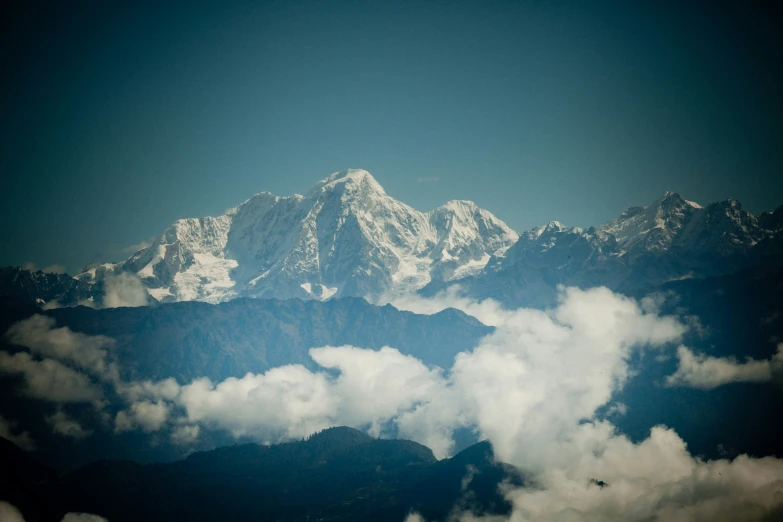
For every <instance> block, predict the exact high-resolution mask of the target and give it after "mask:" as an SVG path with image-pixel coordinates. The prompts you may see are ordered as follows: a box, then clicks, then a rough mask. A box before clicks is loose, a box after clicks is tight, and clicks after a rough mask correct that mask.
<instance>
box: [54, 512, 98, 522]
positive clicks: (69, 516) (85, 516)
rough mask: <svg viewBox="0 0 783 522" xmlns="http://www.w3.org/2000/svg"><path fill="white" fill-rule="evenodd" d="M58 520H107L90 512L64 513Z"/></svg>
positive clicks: (95, 521)
mask: <svg viewBox="0 0 783 522" xmlns="http://www.w3.org/2000/svg"><path fill="white" fill-rule="evenodd" d="M60 522H108V520H106V519H105V518H103V517H99V516H98V515H91V514H90V513H66V515H65V516H64V517H63V519H62V520H61V521H60Z"/></svg>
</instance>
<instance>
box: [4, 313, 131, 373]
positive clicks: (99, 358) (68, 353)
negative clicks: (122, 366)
mask: <svg viewBox="0 0 783 522" xmlns="http://www.w3.org/2000/svg"><path fill="white" fill-rule="evenodd" d="M5 339H6V340H7V341H8V342H10V343H12V344H15V345H17V346H23V347H25V348H28V349H29V350H30V351H31V352H32V353H35V354H37V355H41V356H43V357H51V358H54V359H58V360H60V361H67V362H73V363H75V365H76V366H78V367H80V368H82V369H84V370H86V371H88V372H90V373H92V374H95V375H102V376H106V375H108V374H110V373H114V372H116V369H114V368H113V367H111V366H110V365H109V364H108V363H107V361H106V359H107V355H108V352H107V349H108V348H110V347H112V346H113V345H114V340H113V339H111V338H109V337H104V336H102V335H86V334H83V333H78V332H73V331H71V329H70V328H68V327H62V328H56V325H55V320H54V319H53V318H51V317H47V316H45V315H40V314H36V315H33V316H32V317H30V318H28V319H25V320H23V321H19V322H18V323H15V324H13V325H12V326H11V327H10V328H9V329H8V331H7V332H6V334H5Z"/></svg>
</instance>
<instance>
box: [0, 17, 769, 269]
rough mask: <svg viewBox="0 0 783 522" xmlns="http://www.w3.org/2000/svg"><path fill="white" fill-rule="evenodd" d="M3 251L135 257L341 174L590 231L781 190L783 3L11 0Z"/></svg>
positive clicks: (24, 258) (757, 200) (430, 203)
mask: <svg viewBox="0 0 783 522" xmlns="http://www.w3.org/2000/svg"><path fill="white" fill-rule="evenodd" d="M9 5H10V7H8V6H6V7H5V8H4V10H5V12H6V15H5V16H3V22H2V23H3V31H2V39H3V40H2V42H3V43H2V48H3V51H2V63H3V70H4V71H6V72H5V74H3V79H2V80H0V81H1V82H2V84H1V85H2V96H1V97H0V104H2V113H3V118H2V121H1V122H0V126H1V127H0V129H2V131H1V132H2V134H1V135H2V138H3V139H2V145H0V147H2V154H0V161H1V162H2V163H1V164H0V170H2V171H3V172H4V176H3V177H4V179H5V182H6V190H4V191H2V194H0V198H2V199H1V200H0V209H1V210H0V212H2V214H0V215H1V216H2V218H1V219H2V221H3V223H4V233H3V236H2V243H0V253H1V254H0V263H3V264H14V265H21V264H23V263H25V262H33V263H35V264H36V266H38V267H39V268H40V267H46V266H50V265H55V264H56V265H62V266H64V267H66V268H67V269H68V271H69V272H74V271H76V270H80V269H81V268H82V267H83V266H84V265H85V264H86V263H88V262H96V261H105V260H115V261H116V260H119V259H121V258H123V257H125V254H126V253H127V252H123V251H122V250H123V249H127V248H128V247H130V246H132V245H136V244H138V243H140V242H142V241H145V240H148V239H149V238H150V236H152V235H153V234H155V233H157V231H159V230H162V229H163V228H165V227H166V226H167V225H168V224H170V223H171V222H173V221H174V220H175V219H178V218H185V217H199V216H208V215H209V216H215V215H218V214H220V213H222V212H223V211H224V210H225V209H227V208H229V207H234V206H236V205H238V204H239V203H241V202H242V201H244V200H245V199H247V198H249V197H250V196H251V195H253V194H255V193H257V192H261V191H270V192H272V193H274V194H277V195H281V196H287V195H290V194H293V193H299V194H303V193H304V192H306V191H307V190H308V188H309V187H310V186H311V185H312V184H313V182H314V180H316V179H320V178H323V177H325V176H327V175H328V174H330V173H332V172H336V171H340V170H344V169H347V168H363V169H367V170H369V171H370V172H372V173H373V175H374V176H375V177H376V178H377V179H378V181H379V182H380V183H381V185H383V186H384V188H385V189H386V191H387V192H388V193H389V194H390V195H392V196H394V197H396V198H398V199H400V200H402V201H404V202H406V203H407V204H409V205H411V206H413V207H414V208H416V209H418V210H421V211H428V210H431V209H433V208H435V207H437V206H440V205H441V204H443V203H444V202H446V201H448V200H451V199H470V200H472V201H475V202H476V203H477V204H478V205H480V206H482V207H483V208H487V209H489V210H490V211H491V212H493V213H494V214H495V215H497V216H498V217H499V218H501V219H503V220H504V221H505V222H506V223H508V225H509V226H511V227H512V228H513V229H515V230H517V231H521V230H526V229H529V228H532V227H534V226H538V225H541V224H545V223H546V222H548V221H549V220H552V219H557V220H558V221H561V222H563V223H564V224H566V225H568V226H582V227H587V226H597V225H600V224H601V223H603V222H605V221H607V220H609V219H612V218H614V217H616V216H617V215H619V213H620V212H622V211H623V210H624V209H625V208H626V207H628V206H630V205H646V204H648V203H649V202H651V201H653V200H654V199H656V198H658V197H660V195H661V194H663V192H664V191H667V190H670V191H674V192H678V193H680V194H681V195H682V196H683V197H685V198H687V199H690V200H693V201H697V202H699V203H701V204H707V203H711V202H714V201H719V200H724V199H726V198H728V197H731V198H734V199H737V200H739V201H741V202H742V203H743V205H745V206H746V207H747V208H748V209H749V210H751V211H753V212H755V213H759V212H761V211H771V210H774V209H775V208H776V207H777V205H779V204H780V196H781V193H783V182H782V181H781V179H783V177H782V176H780V172H781V168H783V152H782V151H783V147H781V142H783V129H782V128H781V125H783V124H781V122H783V103H782V102H781V98H780V92H781V88H782V86H783V65H781V63H783V60H781V49H782V46H781V36H780V32H779V30H778V29H779V27H780V25H779V22H780V17H779V15H777V14H776V13H775V12H773V11H772V10H770V9H765V8H763V7H762V6H761V5H760V4H756V5H755V7H747V6H744V5H742V4H740V3H736V4H734V5H732V4H731V3H725V2H723V3H720V4H714V5H711V6H709V8H705V6H704V5H701V4H700V3H681V4H678V5H676V6H675V5H673V4H667V3H659V2H633V3H621V2H597V3H594V4H592V5H587V4H581V3H578V2H554V3H550V2H426V3H424V4H422V3H420V2H376V3H373V4H372V5H371V6H370V5H368V4H366V3H362V2H326V3H323V2H298V1H297V2H227V3H223V2H221V3H217V2H194V3H192V2H188V3H181V2H164V3H163V4H162V5H161V4H160V3H158V2H133V3H126V2H119V3H117V2H111V3H101V2H77V3H70V4H60V3H56V2H52V3H51V5H47V4H46V3H42V2H12V3H11V4H9Z"/></svg>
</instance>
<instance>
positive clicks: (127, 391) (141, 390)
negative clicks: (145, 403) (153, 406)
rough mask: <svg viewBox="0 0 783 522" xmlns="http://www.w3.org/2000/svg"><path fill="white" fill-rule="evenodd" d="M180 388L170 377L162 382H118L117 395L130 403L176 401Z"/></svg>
mask: <svg viewBox="0 0 783 522" xmlns="http://www.w3.org/2000/svg"><path fill="white" fill-rule="evenodd" d="M179 389H180V386H179V384H177V381H176V380H175V379H174V378H172V377H169V378H168V379H163V380H161V381H150V380H146V381H131V382H118V383H117V384H116V391H117V393H118V394H119V395H120V396H122V397H123V398H124V399H125V400H127V401H128V402H137V401H141V400H155V401H158V400H169V401H171V400H174V399H175V398H176V397H177V395H179Z"/></svg>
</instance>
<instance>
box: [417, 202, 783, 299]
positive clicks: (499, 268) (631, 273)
mask: <svg viewBox="0 0 783 522" xmlns="http://www.w3.org/2000/svg"><path fill="white" fill-rule="evenodd" d="M781 215H783V210H781V209H778V210H777V211H775V212H774V213H764V214H762V215H761V216H758V217H757V216H754V215H753V214H751V213H750V212H748V211H746V210H744V209H743V208H742V207H741V205H740V204H739V203H738V202H737V201H734V200H731V199H729V200H726V201H721V202H718V203H713V204H711V205H708V206H706V207H702V206H701V205H699V204H697V203H694V202H692V201H687V200H685V199H683V198H682V197H680V196H679V195H678V194H675V193H671V192H666V193H665V194H664V195H663V196H662V197H661V198H659V199H657V200H656V201H654V202H652V203H651V204H649V205H647V206H646V207H631V208H629V209H627V210H626V211H625V212H623V213H622V214H621V215H620V216H619V217H618V218H617V219H614V220H612V221H609V222H608V223H606V224H604V225H602V226H600V227H597V228H596V227H591V228H588V229H582V228H579V227H572V228H567V227H565V226H563V225H562V224H560V223H558V222H557V221H552V222H550V223H549V224H548V225H546V226H542V227H537V228H534V229H532V230H529V231H527V232H524V233H522V234H521V235H520V238H519V240H518V241H517V243H515V244H514V245H513V246H512V247H511V248H509V249H508V250H507V251H506V252H505V254H504V256H503V257H502V258H493V259H491V260H490V261H489V262H488V263H487V266H486V268H485V270H484V271H482V272H481V273H480V274H477V275H476V276H474V277H470V278H466V279H464V280H463V281H460V285H461V286H462V288H463V291H464V292H465V293H467V294H468V295H472V296H474V297H477V298H487V297H491V298H495V299H498V300H500V301H501V302H503V303H505V304H507V305H510V306H518V305H530V306H546V305H549V304H551V303H552V302H553V300H554V299H555V297H556V287H557V285H560V284H564V285H573V286H580V287H591V286H599V285H601V286H608V287H609V288H611V289H613V290H619V291H626V292H627V291H634V290H636V289H640V288H644V287H652V286H655V285H660V284H663V283H666V282H668V281H672V280H678V279H686V278H693V277H696V278H698V277H711V276H717V275H723V274H729V273H733V272H736V271H737V270H741V269H743V268H747V267H749V266H754V265H759V264H769V263H772V264H779V263H781V262H783V227H782V226H781V224H782V222H783V219H781ZM445 286H447V284H444V283H441V282H433V283H432V284H430V285H428V287H427V288H426V289H424V290H423V293H424V294H427V295H431V294H434V293H437V292H438V291H439V290H441V289H443V288H444V287H445Z"/></svg>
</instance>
